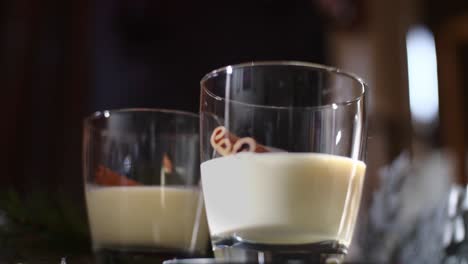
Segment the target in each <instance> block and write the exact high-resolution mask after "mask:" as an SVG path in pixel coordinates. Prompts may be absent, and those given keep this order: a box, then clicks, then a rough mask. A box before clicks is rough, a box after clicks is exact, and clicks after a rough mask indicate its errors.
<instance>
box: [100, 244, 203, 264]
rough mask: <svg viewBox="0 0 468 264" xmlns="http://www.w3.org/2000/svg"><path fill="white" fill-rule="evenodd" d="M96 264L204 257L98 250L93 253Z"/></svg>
mask: <svg viewBox="0 0 468 264" xmlns="http://www.w3.org/2000/svg"><path fill="white" fill-rule="evenodd" d="M94 256H95V260H96V263H97V264H127V263H128V264H130V263H132V264H150V263H151V264H159V263H163V261H165V260H169V259H181V258H199V257H206V256H203V255H202V254H190V253H187V252H184V251H177V250H171V249H164V248H161V249H152V250H142V249H129V248H125V249H124V248H122V249H115V248H113V249H106V248H103V249H99V250H96V251H95V252H94Z"/></svg>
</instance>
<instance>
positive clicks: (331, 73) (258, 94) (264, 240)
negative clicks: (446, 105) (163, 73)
mask: <svg viewBox="0 0 468 264" xmlns="http://www.w3.org/2000/svg"><path fill="white" fill-rule="evenodd" d="M365 94H366V85H365V83H364V82H363V81H362V80H361V79H360V78H358V77H356V76H355V75H353V74H350V73H345V72H342V71H340V70H338V69H335V68H331V67H326V66H322V65H317V64H311V63H304V62H291V61H278V62H254V63H246V64H239V65H233V66H227V67H224V68H221V69H218V70H214V71H212V72H210V73H208V74H207V75H206V76H205V77H204V78H203V79H202V81H201V103H200V104H201V105H200V114H201V116H200V118H201V120H200V124H201V126H200V129H201V131H200V133H201V161H202V164H201V174H202V175H201V176H202V186H203V194H204V200H205V206H206V210H207V217H208V225H209V230H210V234H211V240H212V246H213V249H214V254H215V256H216V258H217V259H222V260H229V261H246V262H253V261H258V260H261V261H260V262H262V261H264V262H272V261H274V262H278V263H285V262H288V261H303V262H304V263H320V262H324V263H333V261H338V262H339V261H341V260H342V259H343V257H344V255H345V254H346V253H347V249H348V247H349V245H350V242H351V239H352V235H353V230H354V226H355V222H356V217H357V214H358V210H359V204H360V199H361V192H362V186H363V181H364V174H365V169H366V165H365V163H364V162H363V158H364V153H365V142H366V104H365V97H366V96H365Z"/></svg>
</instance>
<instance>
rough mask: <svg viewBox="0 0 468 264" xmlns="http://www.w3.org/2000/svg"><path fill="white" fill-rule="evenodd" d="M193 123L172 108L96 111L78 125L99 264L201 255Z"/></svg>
mask: <svg viewBox="0 0 468 264" xmlns="http://www.w3.org/2000/svg"><path fill="white" fill-rule="evenodd" d="M198 130H199V119H198V116H197V115H195V114H191V113H186V112H180V111H172V110H150V109H133V110H132V109H130V110H117V111H103V112H98V113H96V114H94V115H92V116H91V117H89V118H87V119H86V120H85V123H84V142H83V143H84V145H83V147H84V152H83V154H84V155H83V161H84V163H83V165H84V180H85V194H86V204H87V211H88V219H89V224H90V229H91V237H92V242H93V249H94V251H95V252H96V256H97V258H98V260H99V262H104V263H126V262H128V263H146V262H145V260H148V261H149V262H148V263H162V261H163V260H166V259H170V258H180V257H196V256H205V253H206V252H207V248H208V245H209V240H208V239H209V236H208V228H207V224H206V216H205V210H204V207H203V198H202V195H201V193H200V190H199V178H200V177H199V176H200V173H199V171H200V169H199V165H200V159H199V157H200V154H199V153H200V152H199V133H198Z"/></svg>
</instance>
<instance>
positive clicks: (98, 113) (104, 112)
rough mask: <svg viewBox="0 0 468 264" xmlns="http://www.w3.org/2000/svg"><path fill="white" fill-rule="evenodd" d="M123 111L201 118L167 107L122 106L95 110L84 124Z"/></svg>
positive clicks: (85, 119) (84, 120)
mask: <svg viewBox="0 0 468 264" xmlns="http://www.w3.org/2000/svg"><path fill="white" fill-rule="evenodd" d="M122 113H163V114H174V115H181V116H185V117H191V118H197V119H198V118H199V115H198V114H196V113H192V112H188V111H183V110H177V109H165V108H138V107H136V108H120V109H110V110H99V111H95V112H94V113H92V114H90V115H88V116H86V117H85V118H84V119H83V122H84V125H85V127H86V126H92V123H93V121H96V120H100V119H108V118H110V117H111V116H112V114H122Z"/></svg>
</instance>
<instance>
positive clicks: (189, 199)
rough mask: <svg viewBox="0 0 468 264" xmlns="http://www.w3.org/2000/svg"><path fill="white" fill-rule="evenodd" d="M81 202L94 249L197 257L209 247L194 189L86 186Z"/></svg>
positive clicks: (204, 220) (204, 223)
mask: <svg viewBox="0 0 468 264" xmlns="http://www.w3.org/2000/svg"><path fill="white" fill-rule="evenodd" d="M86 202H87V206H88V217H89V222H90V227H91V235H92V239H93V245H94V248H95V249H99V248H103V247H106V248H113V247H124V248H125V247H126V248H149V249H151V248H154V247H158V248H166V249H174V250H183V251H187V252H197V251H199V252H201V251H204V250H205V247H206V245H207V243H208V230H207V224H206V217H205V210H204V208H203V201H202V199H201V194H200V191H199V190H198V189H196V188H176V187H164V188H162V187H157V186H131V187H123V186H122V187H120V186H119V187H93V186H88V187H87V190H86Z"/></svg>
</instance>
